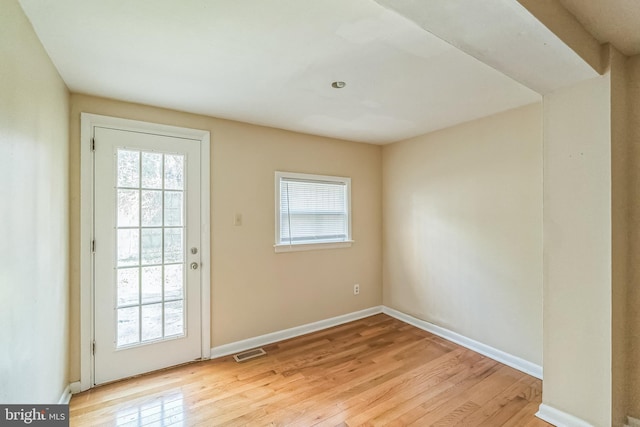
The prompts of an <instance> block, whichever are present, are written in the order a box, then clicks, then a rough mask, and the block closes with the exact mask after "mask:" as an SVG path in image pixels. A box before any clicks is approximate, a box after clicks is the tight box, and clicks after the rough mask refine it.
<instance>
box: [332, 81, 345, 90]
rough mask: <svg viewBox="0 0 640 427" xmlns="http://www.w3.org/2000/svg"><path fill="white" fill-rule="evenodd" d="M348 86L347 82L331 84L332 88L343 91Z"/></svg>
mask: <svg viewBox="0 0 640 427" xmlns="http://www.w3.org/2000/svg"><path fill="white" fill-rule="evenodd" d="M346 85H347V84H346V83H345V82H333V83H331V87H332V88H334V89H342V88H343V87H345V86H346Z"/></svg>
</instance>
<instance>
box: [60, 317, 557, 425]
mask: <svg viewBox="0 0 640 427" xmlns="http://www.w3.org/2000/svg"><path fill="white" fill-rule="evenodd" d="M264 348H265V350H266V351H267V355H266V356H263V357H260V358H256V359H252V360H250V361H247V362H244V363H236V362H235V361H234V360H233V359H232V358H231V357H223V358H219V359H216V360H211V361H203V362H197V363H193V364H190V365H184V366H179V367H176V368H173V369H169V370H165V371H160V372H155V373H152V374H148V375H144V376H140V377H136V378H131V379H128V380H124V381H121V382H118V383H113V384H108V385H105V386H102V387H96V388H94V389H92V390H89V391H87V392H84V393H80V394H77V395H74V396H73V398H72V400H71V404H70V416H71V425H72V426H79V427H83V426H92V427H93V426H119V427H120V426H132V427H133V426H135V427H141V426H146V425H148V426H154V425H161V426H168V425H176V426H178V425H179V426H203V427H204V426H304V427H307V426H318V427H325V426H326V427H328V426H348V427H353V426H359V425H362V426H383V425H385V426H386V425H397V426H405V425H410V424H411V423H413V424H414V425H420V426H426V425H434V426H451V425H458V426H480V425H487V426H499V425H505V426H512V427H514V426H518V427H520V426H525V425H527V424H530V427H540V426H548V424H546V423H545V422H544V421H541V420H538V419H536V418H535V416H534V414H535V412H536V411H537V408H538V405H539V404H540V401H541V387H542V386H541V382H540V381H539V380H537V379H535V378H533V377H530V376H528V375H526V374H523V373H521V372H518V371H516V370H514V369H512V368H509V367H507V366H504V365H501V364H500V363H498V362H496V361H494V360H491V359H489V358H486V357H484V356H482V355H479V354H477V353H474V352H473V351H471V350H468V349H466V348H463V347H461V346H458V345H456V344H454V343H451V342H449V341H446V340H444V339H442V338H440V337H437V336H434V335H432V334H430V333H428V332H425V331H423V330H421V329H418V328H415V327H413V326H411V325H408V324H405V323H403V322H401V321H399V320H397V319H394V318H391V317H389V316H386V315H384V314H379V315H375V316H371V317H368V318H365V319H360V320H357V321H354V322H350V323H347V324H343V325H339V326H336V327H334V328H330V329H326V330H323V331H318V332H315V333H312V334H308V335H305V336H301V337H297V338H292V339H290V340H286V341H282V342H278V343H274V344H270V345H268V346H265V347H264Z"/></svg>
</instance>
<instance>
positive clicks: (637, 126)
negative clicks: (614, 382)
mask: <svg viewBox="0 0 640 427" xmlns="http://www.w3.org/2000/svg"><path fill="white" fill-rule="evenodd" d="M627 71H628V98H627V99H628V101H629V108H628V114H629V115H628V123H629V138H630V145H631V156H630V158H631V167H630V170H631V186H630V201H631V205H630V209H631V216H630V221H629V223H630V224H629V226H630V228H629V240H630V262H629V265H630V267H631V268H630V272H629V276H630V280H629V289H628V300H627V301H628V305H627V313H628V315H627V325H628V327H629V330H628V332H629V341H628V345H629V347H628V353H627V354H628V358H627V369H628V372H629V379H628V384H627V387H628V388H627V389H628V391H629V393H628V398H627V404H628V405H629V415H631V416H632V417H635V418H638V419H640V363H638V355H639V354H640V285H639V284H640V264H639V263H638V256H639V254H640V198H639V197H638V191H640V55H636V56H634V57H632V58H630V59H629V61H628V67H627Z"/></svg>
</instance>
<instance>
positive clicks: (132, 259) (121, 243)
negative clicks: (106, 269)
mask: <svg viewBox="0 0 640 427" xmlns="http://www.w3.org/2000/svg"><path fill="white" fill-rule="evenodd" d="M117 246H118V267H129V266H132V265H138V263H139V261H140V231H139V230H138V229H137V228H134V229H124V230H118V243H117Z"/></svg>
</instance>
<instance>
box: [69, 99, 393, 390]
mask: <svg viewBox="0 0 640 427" xmlns="http://www.w3.org/2000/svg"><path fill="white" fill-rule="evenodd" d="M80 112H88V113H95V114H102V115H109V116H117V117H124V118H128V119H134V120H143V121H148V122H155V123H163V124H169V125H175V126H183V127H190V128H196V129H206V130H209V131H210V132H211V144H212V150H211V151H212V153H211V179H212V186H211V188H212V190H211V193H212V212H211V217H212V284H211V291H212V292H211V295H212V298H211V313H212V334H211V339H212V345H213V346H219V345H222V344H227V343H230V342H234V341H237V340H242V339H245V338H251V337H255V336H258V335H261V334H265V333H269V332H274V331H278V330H282V329H286V328H291V327H294V326H299V325H302V324H305V323H310V322H314V321H318V320H323V319H327V318H330V317H333V316H338V315H341V314H345V313H350V312H354V311H357V310H362V309H365V308H369V307H372V306H377V305H380V304H381V302H382V279H381V274H382V267H381V266H382V252H381V245H382V243H381V238H382V236H381V234H382V219H381V211H382V207H381V185H382V178H381V156H382V149H381V147H379V146H374V145H368V144H360V143H354V142H347V141H338V140H333V139H329V138H322V137H314V136H310V135H303V134H298V133H293V132H287V131H282V130H277V129H271V128H265V127H259V126H253V125H249V124H244V123H239V122H232V121H226V120H220V119H215V118H211V117H205V116H198V115H193V114H187V113H179V112H175V111H170V110H164V109H160V108H154V107H147V106H141V105H135V104H129V103H125V102H119V101H113V100H107V99H101V98H95V97H89V96H84V95H77V94H73V95H72V96H71V129H70V130H71V156H70V159H71V160H70V161H71V176H70V177H71V197H72V202H71V224H72V228H71V259H72V275H71V324H72V328H71V358H70V369H71V378H70V379H71V381H76V380H78V378H79V345H80V344H79V265H78V262H79V253H78V250H79V231H80V230H79V213H80V212H79V208H80V205H79V194H80V193H79V185H80V177H79V165H80V147H79V144H80V142H79V139H80V138H79V133H80V121H79V120H80ZM276 170H283V171H292V172H303V173H314V174H322V175H339V176H349V177H351V179H352V206H353V208H352V213H353V239H354V240H355V244H354V245H353V246H352V247H351V248H344V249H334V250H319V251H309V252H293V253H278V254H276V253H275V252H274V249H273V244H274V239H275V237H274V232H275V231H274V223H275V220H274V217H275V211H274V171H276ZM236 213H240V214H242V218H243V224H242V226H234V225H233V219H234V215H235V214H236ZM355 283H359V284H360V295H358V296H354V295H353V285H354V284H355Z"/></svg>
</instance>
